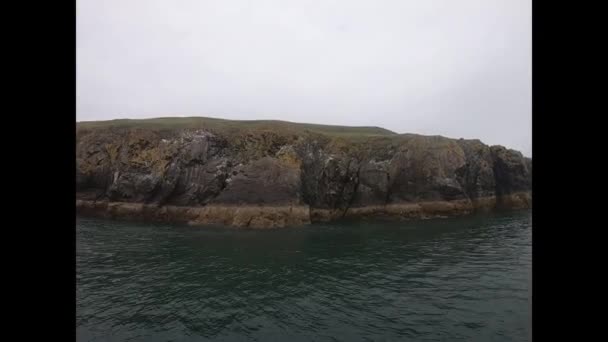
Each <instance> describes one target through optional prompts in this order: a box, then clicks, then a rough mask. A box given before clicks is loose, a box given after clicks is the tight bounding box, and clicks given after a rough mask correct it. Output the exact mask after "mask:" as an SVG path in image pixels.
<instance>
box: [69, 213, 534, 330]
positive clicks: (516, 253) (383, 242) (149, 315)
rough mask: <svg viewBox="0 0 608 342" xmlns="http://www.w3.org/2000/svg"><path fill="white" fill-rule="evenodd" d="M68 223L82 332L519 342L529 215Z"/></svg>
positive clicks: (524, 318) (525, 324) (524, 323)
mask: <svg viewBox="0 0 608 342" xmlns="http://www.w3.org/2000/svg"><path fill="white" fill-rule="evenodd" d="M77 224H78V229H77V277H76V281H77V292H76V295H77V337H78V340H79V341H96V340H103V341H204V340H213V341H275V340H276V341H284V340H289V341H312V340H314V341H393V340H400V341H401V340H405V341H408V340H411V341H445V340H449V341H459V340H460V341H471V340H480V341H485V340H493V341H526V340H528V338H529V320H530V314H529V307H530V306H529V299H530V289H529V286H530V283H531V281H530V264H531V248H530V244H531V220H530V214H529V212H519V213H512V214H506V215H492V216H485V217H471V218H459V219H450V220H428V221H423V222H410V223H395V222H393V223H381V222H369V223H360V222H359V223H340V224H331V225H330V224H326V225H313V226H311V227H305V228H295V229H287V230H277V231H262V232H255V231H253V232H252V231H234V230H230V231H227V230H222V229H214V228H211V229H193V228H190V227H176V226H165V225H141V224H133V223H125V222H123V223H121V222H112V221H104V220H91V219H83V218H79V219H78V223H77Z"/></svg>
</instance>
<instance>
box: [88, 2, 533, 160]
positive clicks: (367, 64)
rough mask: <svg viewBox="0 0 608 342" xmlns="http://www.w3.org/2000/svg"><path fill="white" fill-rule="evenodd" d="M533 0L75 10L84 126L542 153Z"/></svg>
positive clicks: (134, 5) (137, 5)
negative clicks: (364, 136)
mask: <svg viewBox="0 0 608 342" xmlns="http://www.w3.org/2000/svg"><path fill="white" fill-rule="evenodd" d="M531 18H532V16H531V1H530V0H458V1H454V0H417V1H409V0H394V1H391V0H368V1H357V0H255V1H246V0H214V1H211V0H162V1H161V0H77V120H78V121H88V120H108V119H115V118H147V117H158V116H211V117H221V118H227V119H248V120H255V119H278V120H287V121H296V122H309V123H325V124H337V125H349V126H361V125H369V126H381V127H384V128H387V129H390V130H393V131H395V132H399V133H419V134H431V135H435V134H439V135H444V136H447V137H452V138H460V137H463V138H476V139H481V140H482V141H483V142H485V143H487V144H500V145H505V146H507V147H509V148H514V149H517V150H520V151H521V152H522V153H523V154H524V155H526V156H531V154H532V151H531V150H532V146H531V145H532V130H531V125H532V123H531V122H532V116H531V99H532V95H531V93H532V91H531V79H532V72H531V41H532V39H531V20H532V19H531Z"/></svg>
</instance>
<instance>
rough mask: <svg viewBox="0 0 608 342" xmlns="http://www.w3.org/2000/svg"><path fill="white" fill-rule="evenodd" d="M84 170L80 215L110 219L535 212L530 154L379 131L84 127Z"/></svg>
mask: <svg viewBox="0 0 608 342" xmlns="http://www.w3.org/2000/svg"><path fill="white" fill-rule="evenodd" d="M163 120H165V121H163ZM180 120H182V121H180ZM184 120H190V121H184ZM151 123H154V124H151ZM76 166H77V169H76V176H77V177H76V182H77V184H76V186H77V193H76V198H77V202H76V207H77V210H78V212H79V213H80V214H84V215H97V216H104V217H116V218H133V219H140V220H149V221H166V222H179V223H189V224H194V225H198V224H201V225H204V224H221V225H228V226H235V227H249V228H274V227H284V226H296V225H302V224H308V223H311V222H315V221H328V220H334V219H339V218H346V217H387V218H424V217H438V216H453V215H463V214H468V213H471V212H474V211H477V210H492V209H494V208H498V207H502V208H529V207H531V172H532V160H531V159H529V158H525V157H523V156H522V154H521V153H519V152H517V151H514V150H509V149H506V148H504V147H502V146H487V145H485V144H483V143H481V142H480V141H479V140H463V139H459V140H456V139H449V138H445V137H439V136H421V135H414V134H395V133H393V132H390V131H386V130H383V129H380V128H374V127H363V128H353V127H335V126H317V125H304V124H293V123H286V122H263V121H254V122H238V121H229V120H215V119H207V118H185V119H160V121H159V120H158V119H156V120H134V121H131V122H130V123H129V124H125V122H124V121H114V122H96V123H79V124H78V127H77V150H76Z"/></svg>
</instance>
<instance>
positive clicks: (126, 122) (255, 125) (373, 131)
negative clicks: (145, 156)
mask: <svg viewBox="0 0 608 342" xmlns="http://www.w3.org/2000/svg"><path fill="white" fill-rule="evenodd" d="M110 127H121V128H149V129H199V128H204V129H210V130H219V131H234V130H264V131H265V130H271V131H276V130H282V131H290V132H294V133H295V132H303V131H309V132H312V133H320V134H327V135H332V136H344V137H348V136H391V135H396V134H397V133H395V132H392V131H389V130H388V129H384V128H380V127H365V126H362V127H350V126H333V125H317V124H307V123H296V122H288V121H280V120H225V119H216V118H207V117H172V118H155V119H117V120H108V121H83V122H78V123H77V128H78V129H96V128H110Z"/></svg>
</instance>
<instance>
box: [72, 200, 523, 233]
mask: <svg viewBox="0 0 608 342" xmlns="http://www.w3.org/2000/svg"><path fill="white" fill-rule="evenodd" d="M527 208H532V194H531V192H519V193H513V194H509V195H503V196H499V197H496V196H488V197H482V198H478V199H475V200H469V199H461V200H452V201H422V202H407V203H406V202H404V203H390V204H386V205H377V206H363V207H351V208H346V209H345V210H336V209H322V208H311V207H310V206H308V205H303V204H293V205H291V204H285V205H251V204H247V205H221V204H211V205H206V206H202V207H187V206H172V205H166V206H158V205H155V204H144V203H132V202H110V201H106V200H102V201H93V200H82V199H77V200H76V212H77V214H79V215H82V216H92V217H102V218H110V219H134V220H138V221H143V222H166V223H177V224H188V225H191V226H205V225H220V226H227V227H235V228H248V229H273V228H287V227H291V226H302V225H307V224H311V223H314V222H330V221H334V220H338V219H342V218H349V219H350V218H379V219H403V220H407V219H425V218H447V217H456V216H464V215H469V214H472V213H475V212H479V211H493V210H496V209H527Z"/></svg>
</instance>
